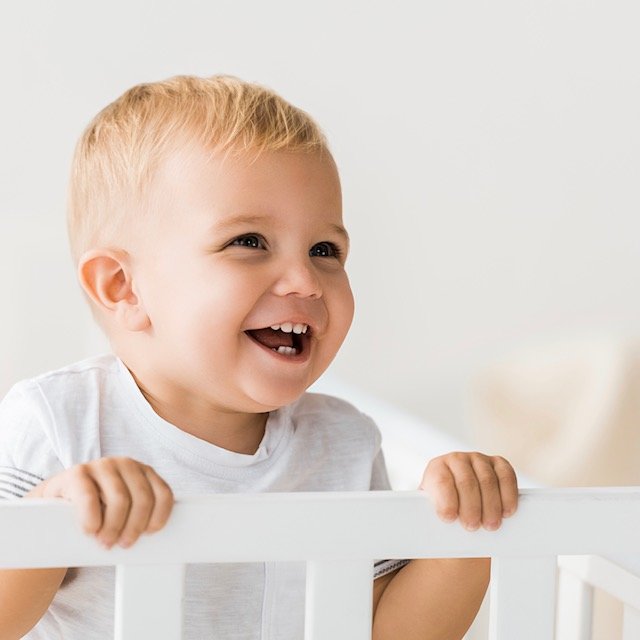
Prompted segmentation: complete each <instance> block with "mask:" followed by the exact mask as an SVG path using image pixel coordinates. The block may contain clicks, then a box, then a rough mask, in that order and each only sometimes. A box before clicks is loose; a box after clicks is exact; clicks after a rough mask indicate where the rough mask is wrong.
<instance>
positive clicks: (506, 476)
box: [492, 456, 518, 518]
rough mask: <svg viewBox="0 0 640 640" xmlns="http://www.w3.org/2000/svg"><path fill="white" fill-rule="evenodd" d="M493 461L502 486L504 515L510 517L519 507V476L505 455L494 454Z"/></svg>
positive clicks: (501, 496) (501, 494) (501, 495)
mask: <svg viewBox="0 0 640 640" xmlns="http://www.w3.org/2000/svg"><path fill="white" fill-rule="evenodd" d="M492 462H493V468H494V470H495V474H496V476H497V478H498V483H499V486H500V498H501V502H502V517H503V518H508V517H509V516H512V515H513V514H514V513H515V512H516V509H517V508H518V478H517V476H516V472H515V471H514V470H513V467H512V466H511V465H510V464H509V462H507V460H505V459H504V458H503V457H501V456H494V457H493V458H492Z"/></svg>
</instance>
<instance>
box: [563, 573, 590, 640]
mask: <svg viewBox="0 0 640 640" xmlns="http://www.w3.org/2000/svg"><path fill="white" fill-rule="evenodd" d="M558 577H559V580H558V612H557V619H556V637H557V638H561V639H562V640H591V623H592V618H593V587H592V586H591V585H589V584H587V583H586V582H584V580H582V579H581V578H579V577H578V576H577V575H575V574H574V573H572V572H571V571H568V570H567V569H563V568H560V571H559V576H558Z"/></svg>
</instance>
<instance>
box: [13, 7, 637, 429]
mask: <svg viewBox="0 0 640 640" xmlns="http://www.w3.org/2000/svg"><path fill="white" fill-rule="evenodd" d="M638 33H640V5H638V4H637V3H636V2H619V1H616V0H613V1H612V0H607V1H606V2H604V1H602V2H578V1H569V0H537V1H536V2H533V1H532V2H513V1H504V2H501V1H497V0H491V1H487V2H477V1H475V0H474V1H472V0H469V1H466V2H428V3H427V2H404V3H401V2H394V3H391V2H387V3H382V2H376V3H374V2H347V1H342V2H337V1H325V2H321V3H304V2H300V1H296V2H294V1H291V2H284V1H275V2H273V1H272V2H237V1H233V2H221V1H217V2H196V1H194V0H187V1H182V2H180V3H178V2H166V1H156V2H141V1H140V0H128V1H127V2H123V1H119V0H118V1H113V0H112V1H111V2H108V3H99V4H98V3H94V2H86V1H85V2H65V1H62V0H58V1H56V2H49V1H47V2H45V1H40V2H22V3H11V4H6V5H4V7H3V9H2V14H1V16H0V70H1V78H2V85H1V86H2V89H1V92H2V93H1V102H0V115H1V118H0V140H1V144H2V151H1V153H0V273H1V274H2V285H3V286H2V302H1V303H0V304H1V314H0V394H3V393H4V392H5V391H6V389H7V388H8V386H9V385H10V383H12V382H14V381H16V380H17V379H19V378H22V377H25V376H28V375H34V374H36V373H39V372H42V371H44V370H48V369H51V368H54V367H59V366H62V365H64V364H67V363H69V362H72V361H74V360H76V359H79V358H82V357H85V356H88V355H92V354H94V353H96V352H99V351H101V350H102V349H103V348H104V344H105V343H104V341H103V340H102V339H101V337H100V335H99V333H98V332H97V330H96V329H95V328H94V327H93V325H92V321H91V319H90V314H89V312H88V310H87V309H86V308H85V304H84V301H83V300H82V298H81V296H80V293H79V288H78V286H77V285H76V284H75V280H74V278H75V276H74V273H73V270H72V267H71V261H70V259H69V258H68V249H67V241H66V230H65V224H64V208H65V190H66V181H67V173H68V166H69V162H70V158H71V153H72V149H73V145H74V144H75V141H76V139H77V137H78V136H79V134H80V132H81V130H82V129H83V128H84V126H85V125H86V123H87V122H88V121H89V120H90V119H91V118H92V117H93V115H94V114H95V113H96V112H97V111H98V110H99V109H101V108H102V107H103V106H105V105H106V104H107V103H108V102H110V101H111V100H113V99H115V98H116V97H117V96H118V95H120V94H121V93H122V92H123V91H124V90H125V89H127V88H128V87H129V86H131V85H133V84H136V83H138V82H144V81H153V80H159V79H164V78H166V77H169V76H172V75H176V74H185V73H186V74H197V75H210V74H213V73H230V74H233V75H237V76H239V77H241V78H243V79H246V80H251V81H256V82H259V83H262V84H265V85H267V86H270V87H271V88H273V89H275V90H276V91H277V92H279V93H280V94H281V95H283V96H284V97H285V98H287V99H288V100H290V101H292V102H293V103H294V104H296V105H298V106H300V107H302V108H303V109H305V110H307V111H309V112H310V113H311V114H312V115H313V116H314V117H315V118H316V119H317V120H318V121H319V123H320V125H321V126H322V127H323V129H324V130H325V132H326V133H327V135H328V137H329V140H330V143H331V146H332V149H333V151H334V154H335V156H336V160H337V162H338V165H339V167H340V169H341V174H342V181H343V191H344V201H345V221H346V224H347V227H348V228H349V230H350V233H351V235H352V238H353V253H352V255H351V258H350V261H349V264H348V266H349V270H350V274H351V278H352V284H353V287H354V290H355V292H356V295H357V316H356V320H355V322H354V325H353V328H352V331H351V334H350V336H349V338H348V339H347V342H346V343H345V346H344V348H343V350H342V352H341V354H340V355H339V356H338V358H337V359H336V361H335V363H334V365H333V368H332V370H331V373H332V375H335V376H337V377H339V378H342V379H344V380H346V381H348V382H349V383H351V384H356V385H358V386H360V387H361V388H363V389H365V390H368V391H370V392H374V393H375V394H377V395H378V397H380V398H383V399H384V400H388V401H392V402H395V403H398V404H400V405H402V406H403V407H404V408H405V409H407V410H410V411H412V412H414V413H416V414H417V415H419V416H421V417H423V418H425V419H427V420H429V421H431V422H432V423H435V424H437V425H438V426H440V427H442V428H444V429H446V430H448V431H449V432H451V433H455V434H464V433H466V429H467V427H468V417H467V414H466V406H467V405H466V403H467V398H468V394H469V388H470V381H471V380H472V379H473V377H474V376H476V375H478V374H479V373H481V372H482V370H483V368H484V367H486V366H487V365H488V364H490V363H491V362H493V361H494V360H495V359H496V358H500V357H502V356H503V355H504V354H506V353H508V352H510V351H511V350H513V349H516V348H518V347H520V346H522V345H527V344H529V345H531V344H546V343H547V342H549V341H556V340H557V341H563V340H569V339H575V337H576V336H583V335H584V336H592V335H593V336H597V335H604V334H606V335H622V334H634V333H637V332H638V329H639V328H640V299H639V297H638V284H639V281H640V278H639V272H640V271H639V268H638V267H639V264H638V263H639V260H640V219H639V215H638V212H639V206H638V205H639V200H640V190H639V185H638V177H639V176H640V173H639V171H638V169H639V168H640V124H639V119H640V38H638Z"/></svg>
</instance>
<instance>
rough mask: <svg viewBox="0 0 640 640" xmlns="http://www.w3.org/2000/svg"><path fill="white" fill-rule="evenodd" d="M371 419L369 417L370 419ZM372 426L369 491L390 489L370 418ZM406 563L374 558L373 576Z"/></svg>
mask: <svg viewBox="0 0 640 640" xmlns="http://www.w3.org/2000/svg"><path fill="white" fill-rule="evenodd" d="M370 420H371V419H370ZM371 423H372V426H373V434H374V441H373V453H374V458H373V465H372V468H371V485H370V489H371V491H391V490H392V489H391V483H390V482H389V474H388V473H387V465H386V463H385V460H384V453H383V451H382V434H381V433H380V429H379V428H378V425H376V423H375V422H374V421H373V420H371ZM406 564H409V560H397V559H395V560H394V559H391V560H376V561H375V562H374V563H373V578H374V580H375V579H376V578H380V577H382V576H384V575H387V574H388V573H391V572H392V571H395V570H396V569H401V568H402V567H404V566H405V565H406Z"/></svg>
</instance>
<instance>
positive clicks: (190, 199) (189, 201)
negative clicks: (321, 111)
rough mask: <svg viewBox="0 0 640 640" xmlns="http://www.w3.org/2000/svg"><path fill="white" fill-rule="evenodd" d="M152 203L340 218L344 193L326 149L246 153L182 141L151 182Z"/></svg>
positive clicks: (216, 211) (206, 212) (213, 211)
mask: <svg viewBox="0 0 640 640" xmlns="http://www.w3.org/2000/svg"><path fill="white" fill-rule="evenodd" d="M150 195H151V197H152V198H153V199H154V200H155V206H160V207H166V206H170V207H171V208H172V209H176V208H177V209H179V210H180V213H181V215H183V214H184V213H186V212H187V210H188V211H189V212H190V213H192V214H196V215H197V214H198V213H200V214H202V215H203V216H206V217H207V218H209V220H210V219H211V217H212V216H213V217H215V218H219V217H220V216H227V215H230V214H233V215H245V216H250V215H269V216H272V215H276V214H294V213H304V214H305V215H307V216H309V217H317V216H319V217H320V218H322V219H327V220H333V221H334V222H335V223H339V222H340V221H341V218H342V195H341V189H340V180H339V177H338V171H337V168H336V165H335V162H334V161H333V158H332V157H331V155H330V154H329V153H328V152H325V153H323V154H320V153H303V152H292V151H264V152H262V153H261V154H260V155H258V156H257V157H255V155H253V156H252V155H249V154H241V155H239V154H235V153H225V152H222V151H216V150H214V151H210V150H207V149H205V148H203V147H200V146H197V145H193V144H191V145H185V146H183V147H180V148H178V149H176V150H175V151H174V152H173V153H171V154H170V155H169V156H168V157H167V158H166V159H165V160H164V161H163V162H162V163H161V165H160V166H159V168H158V171H157V173H156V175H155V176H154V180H153V181H152V185H151V193H150Z"/></svg>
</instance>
